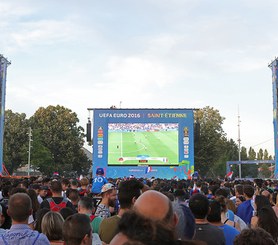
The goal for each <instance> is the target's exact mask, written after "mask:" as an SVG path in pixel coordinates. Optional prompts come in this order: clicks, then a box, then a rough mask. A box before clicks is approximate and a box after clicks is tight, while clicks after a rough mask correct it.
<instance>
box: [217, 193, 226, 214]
mask: <svg viewBox="0 0 278 245" xmlns="http://www.w3.org/2000/svg"><path fill="white" fill-rule="evenodd" d="M215 200H216V201H217V202H219V204H220V207H221V213H222V212H223V213H226V212H227V211H228V208H227V204H226V199H225V197H223V196H217V197H216V198H215Z"/></svg>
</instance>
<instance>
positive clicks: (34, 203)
mask: <svg viewBox="0 0 278 245" xmlns="http://www.w3.org/2000/svg"><path fill="white" fill-rule="evenodd" d="M27 194H28V195H29V197H30V198H31V201H32V208H33V212H34V213H35V212H37V211H38V210H39V208H40V203H39V201H38V198H37V193H36V191H35V190H33V189H29V190H27Z"/></svg>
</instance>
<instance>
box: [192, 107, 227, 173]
mask: <svg viewBox="0 0 278 245" xmlns="http://www.w3.org/2000/svg"><path fill="white" fill-rule="evenodd" d="M194 118H195V122H196V123H197V124H198V125H200V134H199V137H198V140H197V141H195V169H196V170H197V171H199V172H200V174H201V175H212V174H213V173H211V172H210V173H209V170H211V169H212V166H214V164H216V163H218V162H219V160H220V157H221V154H222V151H223V150H222V146H223V142H226V138H225V133H224V130H223V128H222V124H223V121H224V117H222V116H221V115H220V113H219V111H218V110H215V109H214V108H212V107H209V106H207V107H204V108H203V109H200V110H197V111H195V115H194ZM223 164H225V163H223Z"/></svg>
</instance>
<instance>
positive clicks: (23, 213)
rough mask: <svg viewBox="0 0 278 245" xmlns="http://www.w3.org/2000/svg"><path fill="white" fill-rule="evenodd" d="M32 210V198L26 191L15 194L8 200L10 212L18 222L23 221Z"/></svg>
mask: <svg viewBox="0 0 278 245" xmlns="http://www.w3.org/2000/svg"><path fill="white" fill-rule="evenodd" d="M31 210H32V202H31V198H30V197H29V196H28V195H27V194H26V193H16V194H13V195H12V196H11V197H10V199H9V202H8V214H9V215H10V216H11V218H12V219H13V220H15V221H18V222H23V221H26V220H27V219H28V217H29V216H30V214H31V213H30V211H31Z"/></svg>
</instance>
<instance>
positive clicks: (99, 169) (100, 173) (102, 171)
mask: <svg viewBox="0 0 278 245" xmlns="http://www.w3.org/2000/svg"><path fill="white" fill-rule="evenodd" d="M96 175H104V170H103V168H97V171H96Z"/></svg>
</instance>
